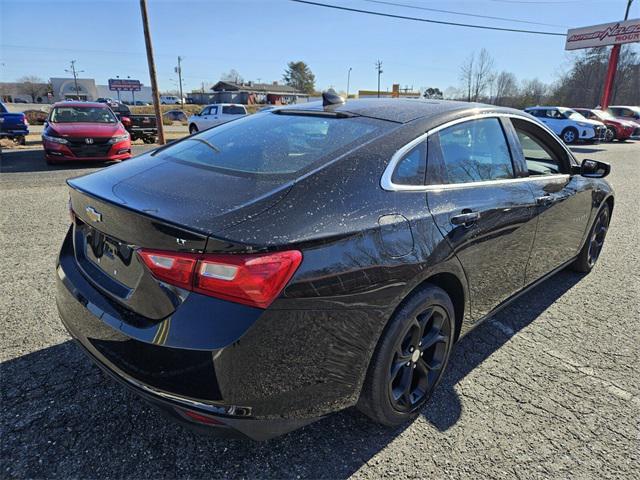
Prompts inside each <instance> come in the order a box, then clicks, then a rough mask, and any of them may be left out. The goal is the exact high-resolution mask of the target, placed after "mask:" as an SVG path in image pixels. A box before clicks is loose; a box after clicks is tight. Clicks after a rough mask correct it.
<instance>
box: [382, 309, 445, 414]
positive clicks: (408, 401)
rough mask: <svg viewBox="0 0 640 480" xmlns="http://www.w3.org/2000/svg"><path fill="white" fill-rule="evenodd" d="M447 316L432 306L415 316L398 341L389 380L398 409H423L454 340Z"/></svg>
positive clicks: (401, 410) (391, 393)
mask: <svg viewBox="0 0 640 480" xmlns="http://www.w3.org/2000/svg"><path fill="white" fill-rule="evenodd" d="M447 315H448V314H447V312H446V311H445V310H444V309H443V308H442V307H439V306H432V307H430V308H428V309H427V310H425V311H423V312H421V313H419V314H418V315H416V317H415V318H414V319H413V321H412V322H411V323H409V324H408V325H407V327H406V329H405V332H404V334H403V335H402V336H401V337H399V338H398V341H397V342H396V346H395V353H394V356H393V360H392V361H391V365H390V368H389V376H388V378H387V384H388V386H389V395H390V399H391V404H392V406H393V407H394V408H395V409H396V410H398V411H400V412H411V411H413V410H415V409H416V408H418V407H420V406H421V405H422V404H423V403H424V402H425V401H426V399H427V398H428V394H429V393H431V391H432V390H433V387H434V386H435V384H436V382H437V381H438V379H439V378H440V374H441V372H442V368H443V366H444V362H445V360H446V356H447V350H448V343H449V341H450V338H451V331H450V330H451V322H450V321H449V319H448V318H447Z"/></svg>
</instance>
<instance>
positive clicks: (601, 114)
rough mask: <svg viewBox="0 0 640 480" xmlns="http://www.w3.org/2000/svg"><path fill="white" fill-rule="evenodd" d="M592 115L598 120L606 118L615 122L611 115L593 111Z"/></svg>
mask: <svg viewBox="0 0 640 480" xmlns="http://www.w3.org/2000/svg"><path fill="white" fill-rule="evenodd" d="M593 113H595V114H596V116H597V117H598V118H603V119H604V118H606V119H608V120H615V119H616V117H614V116H613V115H611V113H609V112H603V111H602V110H594V111H593Z"/></svg>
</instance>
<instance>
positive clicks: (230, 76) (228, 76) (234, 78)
mask: <svg viewBox="0 0 640 480" xmlns="http://www.w3.org/2000/svg"><path fill="white" fill-rule="evenodd" d="M220 80H222V81H223V82H233V83H242V82H244V78H242V75H240V73H239V72H238V71H237V70H236V69H235V68H232V69H231V70H229V71H228V72H227V73H223V74H222V75H220Z"/></svg>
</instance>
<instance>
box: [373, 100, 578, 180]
mask: <svg viewBox="0 0 640 480" xmlns="http://www.w3.org/2000/svg"><path fill="white" fill-rule="evenodd" d="M503 117H506V118H517V119H518V120H524V121H526V122H529V123H533V124H534V125H536V126H538V127H541V128H542V129H543V130H545V131H546V132H547V133H549V134H550V135H551V136H552V137H553V138H555V139H556V140H557V142H558V143H559V144H560V145H561V146H562V148H563V149H564V150H565V152H567V155H568V156H569V160H570V161H571V160H573V158H574V157H573V154H572V153H571V151H570V150H569V149H568V148H567V146H566V145H565V144H564V143H563V142H562V140H560V139H559V138H558V136H557V135H556V134H555V133H553V130H551V129H550V128H549V127H547V126H546V125H544V124H543V123H542V122H539V121H537V120H532V119H531V118H527V117H525V116H523V115H518V114H515V113H497V112H496V113H491V112H489V113H478V114H474V115H470V116H467V117H462V118H457V119H455V120H451V121H449V122H446V123H443V124H442V125H438V126H437V127H434V128H432V129H431V130H429V131H428V132H427V133H423V134H422V135H420V136H419V137H417V138H414V139H413V140H411V141H410V142H409V143H407V144H406V145H404V146H402V147H401V148H399V149H398V150H397V151H396V153H394V154H393V156H392V157H391V160H390V161H389V164H388V165H387V168H385V170H384V172H383V173H382V177H381V178H380V186H381V187H382V189H383V190H386V191H389V192H429V191H434V190H451V189H456V188H469V187H472V186H482V185H501V184H504V183H516V182H523V181H527V180H539V179H543V178H544V179H550V178H563V177H569V176H570V175H569V174H567V173H558V174H553V175H535V176H529V177H517V178H505V179H500V180H483V181H480V182H467V183H447V184H439V185H402V184H397V183H394V182H393V181H392V180H391V178H392V177H393V172H394V171H395V169H396V167H397V165H398V163H399V162H400V160H402V159H403V158H404V156H405V155H406V154H407V153H409V152H410V151H411V150H412V149H413V148H414V147H416V146H417V145H419V144H421V143H422V142H424V141H425V140H427V138H429V136H430V135H433V134H434V133H437V132H439V131H440V130H444V129H445V128H448V127H452V126H453V125H457V124H459V123H464V122H469V121H472V120H478V119H484V118H503ZM505 140H506V141H507V142H508V139H507V138H506V137H505Z"/></svg>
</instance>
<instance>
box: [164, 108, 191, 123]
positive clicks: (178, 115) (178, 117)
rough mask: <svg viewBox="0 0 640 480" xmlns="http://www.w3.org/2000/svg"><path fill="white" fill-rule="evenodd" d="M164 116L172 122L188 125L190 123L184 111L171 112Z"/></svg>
mask: <svg viewBox="0 0 640 480" xmlns="http://www.w3.org/2000/svg"><path fill="white" fill-rule="evenodd" d="M162 116H163V117H164V118H166V119H167V120H170V121H172V122H180V123H183V122H184V123H186V122H187V121H188V118H187V114H186V113H184V112H183V111H182V110H169V111H168V112H165V113H163V114H162Z"/></svg>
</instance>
